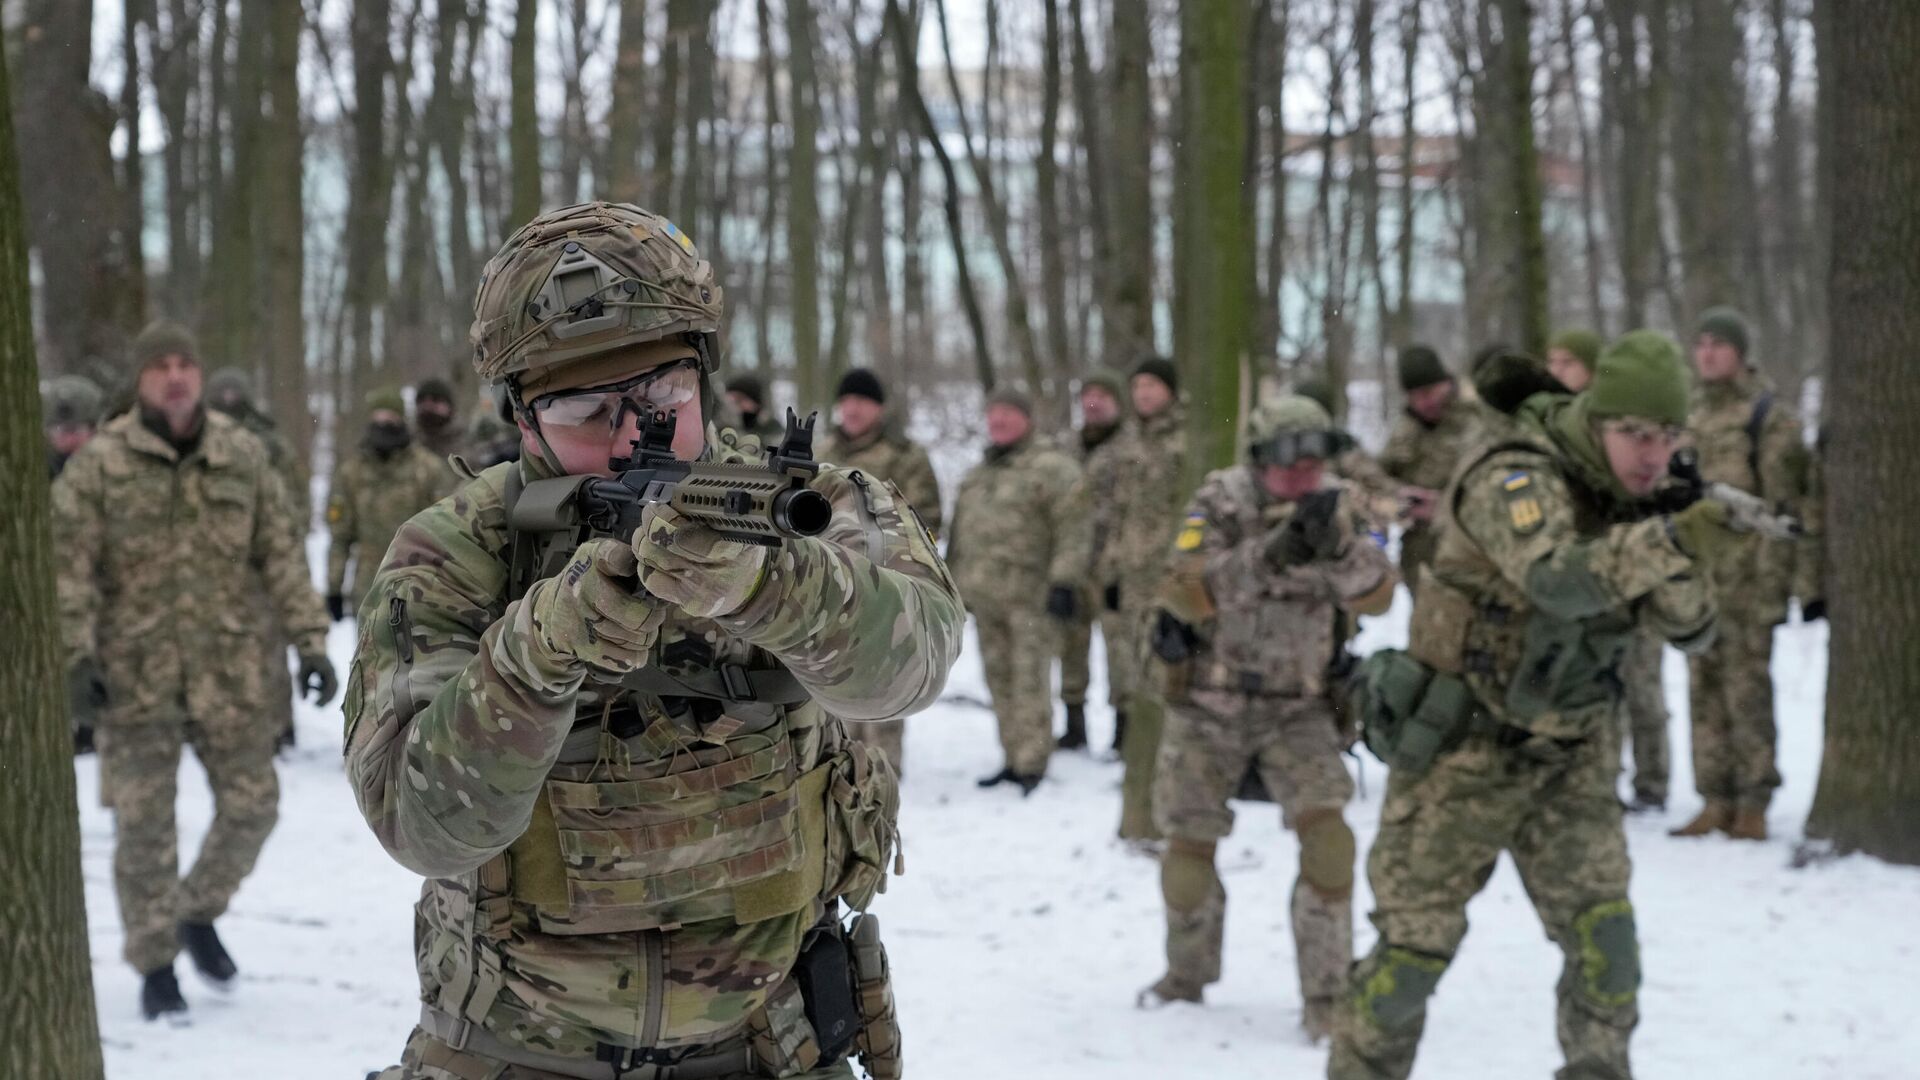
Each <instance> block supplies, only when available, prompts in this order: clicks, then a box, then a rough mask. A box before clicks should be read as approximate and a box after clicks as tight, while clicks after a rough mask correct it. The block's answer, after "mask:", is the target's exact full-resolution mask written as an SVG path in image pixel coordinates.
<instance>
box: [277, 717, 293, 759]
mask: <svg viewBox="0 0 1920 1080" xmlns="http://www.w3.org/2000/svg"><path fill="white" fill-rule="evenodd" d="M291 749H293V725H292V724H288V725H287V730H285V731H283V732H281V733H280V737H279V738H277V739H275V740H273V752H274V753H275V754H276V755H277V754H279V753H280V752H281V751H284V750H291Z"/></svg>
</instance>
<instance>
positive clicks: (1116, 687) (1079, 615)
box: [1060, 421, 1132, 707]
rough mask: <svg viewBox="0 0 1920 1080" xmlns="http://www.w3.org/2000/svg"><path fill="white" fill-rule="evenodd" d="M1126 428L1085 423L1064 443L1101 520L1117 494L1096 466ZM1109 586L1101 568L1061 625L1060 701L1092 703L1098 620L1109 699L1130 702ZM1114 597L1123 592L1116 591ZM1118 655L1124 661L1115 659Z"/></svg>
mask: <svg viewBox="0 0 1920 1080" xmlns="http://www.w3.org/2000/svg"><path fill="white" fill-rule="evenodd" d="M1121 428H1122V425H1121V424H1120V423H1119V422H1117V421H1116V422H1115V423H1112V424H1106V425H1098V426H1096V425H1082V426H1081V428H1080V430H1079V431H1077V432H1075V433H1074V437H1073V438H1072V440H1071V441H1069V442H1067V444H1066V445H1065V446H1064V447H1063V449H1064V450H1066V452H1068V453H1070V454H1072V455H1073V456H1074V458H1075V460H1077V461H1079V463H1080V471H1081V475H1082V476H1084V477H1085V478H1086V484H1087V493H1086V504H1087V512H1088V513H1089V514H1091V515H1092V516H1093V518H1094V520H1096V521H1098V520H1100V519H1101V517H1102V516H1103V515H1102V512H1101V510H1100V506H1101V504H1102V503H1103V502H1105V501H1106V500H1108V499H1111V498H1112V497H1113V494H1112V492H1111V491H1103V490H1101V489H1099V488H1096V487H1095V486H1094V483H1095V476H1096V468H1097V467H1096V466H1095V464H1094V459H1095V458H1097V457H1099V456H1100V455H1102V454H1111V453H1113V452H1114V450H1115V448H1116V446H1117V444H1118V442H1119V438H1118V436H1119V435H1120V432H1121ZM1100 475H1102V476H1103V477H1105V478H1111V476H1112V475H1113V474H1112V473H1111V471H1105V472H1103V473H1101V474H1100ZM1100 539H1101V538H1100V536H1099V535H1098V534H1097V533H1096V534H1095V535H1094V538H1093V541H1092V543H1093V551H1094V553H1093V554H1092V555H1091V556H1090V557H1089V565H1091V566H1094V567H1096V568H1097V567H1098V565H1099V561H1100V556H1099V552H1098V549H1099V545H1100ZM1109 584H1111V583H1110V582H1106V581H1102V580H1100V577H1099V573H1098V570H1097V569H1096V570H1095V572H1094V574H1093V575H1092V576H1091V577H1090V578H1089V580H1088V581H1087V583H1086V587H1085V588H1083V589H1082V590H1080V602H1079V606H1077V607H1076V608H1075V609H1074V612H1073V618H1071V619H1068V620H1066V622H1065V624H1064V625H1063V626H1062V627H1061V631H1060V701H1061V703H1062V704H1065V705H1085V704H1086V702H1087V686H1088V685H1089V684H1090V683H1091V682H1092V681H1093V674H1092V672H1091V670H1090V665H1089V664H1088V654H1089V653H1090V652H1091V651H1092V650H1093V624H1094V622H1095V621H1096V620H1097V621H1099V622H1100V623H1101V631H1100V633H1101V638H1102V640H1103V641H1104V642H1106V643H1107V644H1106V648H1107V700H1108V701H1109V702H1111V703H1112V704H1113V705H1114V706H1115V707H1119V706H1120V703H1121V702H1123V701H1125V700H1126V694H1125V684H1126V682H1127V680H1128V679H1129V678H1130V677H1131V672H1130V671H1128V672H1121V671H1118V670H1116V669H1118V668H1122V667H1128V668H1130V667H1131V666H1132V662H1131V661H1129V660H1127V659H1126V658H1125V657H1124V655H1123V654H1120V653H1115V652H1114V651H1113V641H1114V637H1113V636H1112V634H1110V633H1109V632H1108V630H1107V629H1106V623H1107V622H1118V621H1119V620H1118V619H1117V618H1109V616H1118V615H1119V612H1118V611H1117V610H1116V611H1108V610H1107V607H1106V596H1107V585H1109ZM1115 595H1118V590H1117V589H1116V590H1115ZM1116 658H1118V659H1120V661H1121V662H1120V663H1118V664H1116V663H1114V660H1115V659H1116Z"/></svg>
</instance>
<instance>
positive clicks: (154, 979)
mask: <svg viewBox="0 0 1920 1080" xmlns="http://www.w3.org/2000/svg"><path fill="white" fill-rule="evenodd" d="M186 1011H187V999H186V998H183V997H181V996H180V980H178V979H176V978H174V977H173V965H172V964H168V965H167V966H166V967H163V968H161V969H160V970H158V971H149V972H147V975H146V979H145V980H144V981H143V982H141V984H140V1013H141V1015H143V1016H145V1017H146V1018H147V1019H149V1020H155V1019H158V1018H159V1017H161V1016H162V1015H164V1014H166V1013H184V1012H186Z"/></svg>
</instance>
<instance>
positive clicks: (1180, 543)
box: [1162, 514, 1207, 551]
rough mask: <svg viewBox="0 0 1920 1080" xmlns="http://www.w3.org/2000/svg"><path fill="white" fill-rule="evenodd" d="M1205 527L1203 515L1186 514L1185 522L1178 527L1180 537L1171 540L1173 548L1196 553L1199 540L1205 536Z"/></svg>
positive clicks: (1205, 521) (1205, 522)
mask: <svg viewBox="0 0 1920 1080" xmlns="http://www.w3.org/2000/svg"><path fill="white" fill-rule="evenodd" d="M1206 527H1207V519H1206V516H1205V515H1204V514H1188V515H1187V520H1186V521H1185V522H1184V523H1182V524H1181V526H1180V535H1179V536H1177V537H1175V538H1174V540H1173V546H1174V547H1175V548H1177V549H1179V550H1181V551H1197V550H1198V549H1199V547H1200V540H1201V538H1202V537H1203V536H1204V535H1205V534H1206ZM1162 535H1165V534H1164V533H1163V534H1162Z"/></svg>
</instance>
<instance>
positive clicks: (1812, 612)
mask: <svg viewBox="0 0 1920 1080" xmlns="http://www.w3.org/2000/svg"><path fill="white" fill-rule="evenodd" d="M1826 617H1827V601H1826V598H1825V597H1820V598H1818V599H1814V600H1809V601H1807V602H1806V603H1804V604H1801V605H1800V621H1801V622H1803V623H1808V622H1819V621H1820V620H1821V619H1824V618H1826Z"/></svg>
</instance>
